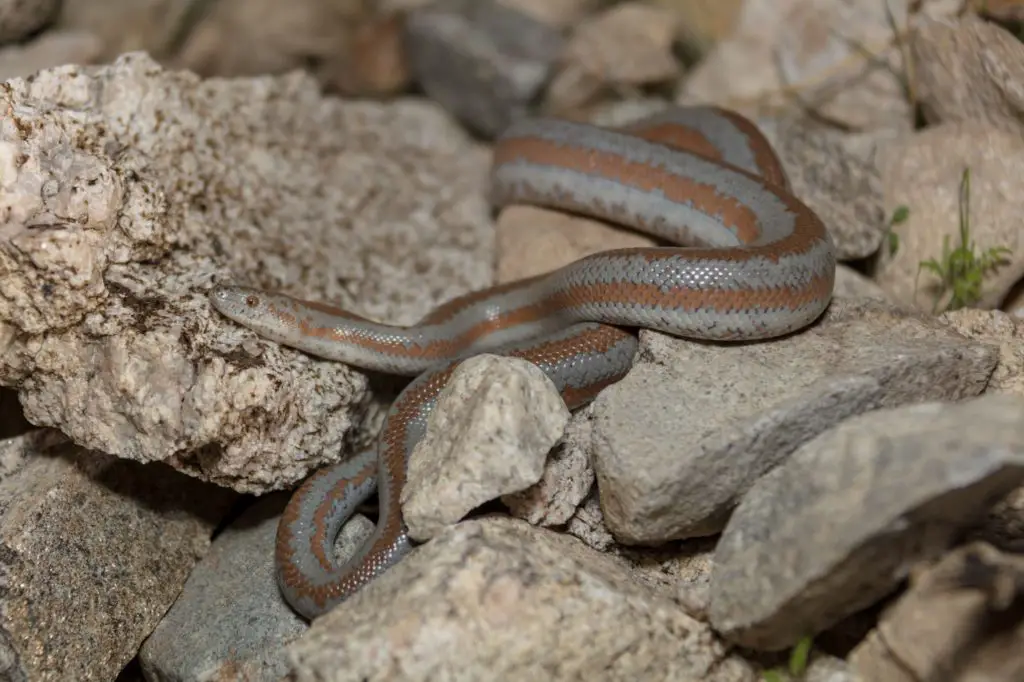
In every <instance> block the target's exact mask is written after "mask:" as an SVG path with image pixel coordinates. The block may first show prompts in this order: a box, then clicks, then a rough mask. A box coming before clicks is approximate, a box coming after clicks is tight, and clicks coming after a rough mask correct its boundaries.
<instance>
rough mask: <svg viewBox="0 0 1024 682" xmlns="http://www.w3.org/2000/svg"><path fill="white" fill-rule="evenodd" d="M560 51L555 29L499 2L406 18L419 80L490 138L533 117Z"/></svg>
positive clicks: (459, 1) (455, 1) (463, 0)
mask: <svg viewBox="0 0 1024 682" xmlns="http://www.w3.org/2000/svg"><path fill="white" fill-rule="evenodd" d="M562 48H563V39H562V36H561V34H560V33H559V31H558V30H557V29H555V28H553V27H551V26H548V25H547V24H544V23H542V22H540V21H538V20H536V19H534V18H533V17H531V16H530V15H528V14H524V13H522V12H519V11H517V10H515V9H513V8H511V7H509V6H506V5H504V4H502V3H500V2H498V1H497V0H438V1H437V2H432V3H430V4H428V5H424V6H423V7H420V8H417V9H414V10H412V11H411V12H410V13H409V15H408V17H407V19H406V49H407V50H408V55H409V63H410V64H411V66H412V72H413V77H414V79H415V80H416V82H417V83H419V85H420V86H421V87H422V88H423V90H424V91H425V92H426V93H427V95H428V96H429V97H430V98H431V99H433V100H434V101H436V102H439V103H440V104H442V105H443V106H444V107H445V108H446V109H447V110H448V111H449V112H450V113H451V114H452V115H453V116H455V117H456V118H457V119H459V120H460V121H462V122H463V123H464V124H465V125H466V126H468V127H469V128H470V129H472V130H473V131H474V132H476V133H478V134H480V135H482V136H484V137H494V136H496V135H498V134H500V133H501V132H502V131H503V130H504V129H505V128H506V127H508V125H509V124H510V123H511V122H512V121H514V120H515V119H517V118H519V117H521V116H524V115H526V114H528V113H529V111H530V106H531V103H532V101H533V100H534V98H535V97H536V96H537V94H538V93H539V92H540V90H541V88H542V87H543V86H544V84H545V83H546V82H547V79H548V77H549V75H550V72H551V69H552V68H553V66H554V63H555V60H556V59H557V58H558V56H559V54H560V53H561V51H562Z"/></svg>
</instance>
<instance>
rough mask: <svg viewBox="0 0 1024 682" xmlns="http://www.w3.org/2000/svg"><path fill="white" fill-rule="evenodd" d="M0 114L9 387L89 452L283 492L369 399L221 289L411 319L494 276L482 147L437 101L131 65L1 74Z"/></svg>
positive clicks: (4, 365) (332, 445)
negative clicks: (231, 285)
mask: <svg viewBox="0 0 1024 682" xmlns="http://www.w3.org/2000/svg"><path fill="white" fill-rule="evenodd" d="M0 109H3V110H11V111H14V112H16V115H15V116H4V117H0V229H2V230H3V232H4V235H5V238H4V239H3V240H2V241H0V272H2V273H3V275H2V276H0V350H2V351H3V352H2V354H0V384H3V385H9V386H16V387H17V389H18V390H19V394H20V399H21V401H22V404H23V405H24V408H25V412H26V415H27V416H28V418H29V419H30V420H31V421H32V422H33V423H35V424H39V425H45V426H53V427H55V428H59V429H60V430H61V431H63V432H64V433H66V434H68V435H69V436H71V437H72V438H73V439H74V440H75V441H76V442H78V443H81V444H84V445H86V446H89V447H91V448H94V449H97V450H102V451H104V452H108V453H110V454H116V455H118V456H120V457H126V458H132V459H136V460H141V461H154V460H162V461H165V462H168V463H170V464H172V465H173V466H175V467H177V468H179V469H183V470H185V471H187V472H188V473H190V474H192V475H194V476H197V477H200V478H202V479H204V480H212V481H216V482H217V483H219V484H221V485H225V486H230V487H232V488H234V489H236V490H239V491H245V492H263V491H266V490H268V489H274V488H278V487H282V486H286V485H288V484H290V483H292V482H294V481H297V480H299V479H301V478H303V477H305V476H306V475H307V474H308V473H309V471H310V470H311V469H314V468H316V467H319V466H321V465H323V464H326V463H329V462H332V461H336V460H337V459H338V458H339V457H340V456H341V453H342V449H343V448H344V447H345V446H346V445H348V444H349V443H350V442H353V441H358V440H359V439H360V438H364V439H365V437H366V436H367V435H368V431H369V429H368V428H367V426H365V425H366V424H367V423H368V422H372V421H373V419H374V418H375V417H376V414H377V413H378V412H379V409H380V406H379V405H378V404H376V403H377V400H376V398H375V397H374V396H371V395H368V393H367V389H368V381H367V378H366V376H365V375H364V374H362V373H361V372H358V371H356V370H353V369H351V368H349V367H347V366H344V365H342V364H341V363H334V362H328V361H320V360H317V359H314V358H312V357H311V356H308V355H305V354H303V353H300V352H298V351H293V350H291V349H288V348H284V347H282V346H280V345H278V344H276V343H271V342H267V341H264V340H262V339H259V338H257V337H256V335H255V334H253V333H252V332H250V331H248V330H247V329H243V328H242V327H240V326H239V325H237V324H235V323H233V322H230V321H229V320H227V319H225V318H224V317H223V316H221V315H219V314H217V313H216V311H214V310H213V309H212V307H211V306H210V303H209V300H208V298H207V295H208V291H209V289H210V288H211V287H212V286H213V285H214V284H216V283H219V282H235V283H240V284H249V285H253V286H258V287H262V288H265V289H283V290H286V291H287V292H288V293H292V294H295V295H298V296H301V297H303V298H307V299H314V300H323V301H329V302H332V303H335V304H337V305H341V306H344V307H349V308H352V309H353V310H355V311H356V312H358V313H360V314H362V315H366V316H369V317H373V318H376V319H380V320H386V321H390V322H395V323H397V324H408V323H411V322H413V321H415V320H416V319H418V318H419V317H421V316H422V315H423V314H425V313H426V312H427V311H428V310H430V309H431V308H433V307H434V306H436V305H437V304H438V303H440V302H441V301H444V300H447V299H449V298H451V297H453V296H455V295H458V294H461V293H464V292H465V291H467V290H470V289H475V288H479V287H483V286H486V285H488V284H490V283H491V266H490V258H489V254H490V252H491V247H492V245H493V241H492V239H493V237H492V228H491V222H490V219H489V210H488V207H487V202H486V198H485V194H486V193H485V191H484V190H485V187H484V183H485V178H486V173H485V172H484V171H485V169H486V167H487V156H486V153H485V152H484V151H483V150H481V149H477V148H476V147H474V146H473V145H472V143H471V141H470V140H469V139H468V137H467V136H466V135H465V133H464V132H463V131H461V130H460V129H458V127H457V126H455V125H454V124H453V123H452V122H451V121H450V120H449V119H448V118H446V117H445V116H444V114H443V112H442V111H441V110H440V109H439V108H438V107H436V106H433V105H430V104H424V103H417V102H411V101H406V102H395V103H392V104H387V105H382V104H376V103H369V102H361V103H346V102H343V101H341V100H337V99H331V98H325V97H324V96H323V95H322V94H321V93H320V92H319V89H318V87H317V85H316V83H315V81H313V80H312V79H311V78H309V77H308V76H304V75H302V74H299V73H294V74H291V75H289V76H285V77H279V78H262V79H234V80H200V79H199V78H197V77H196V76H195V75H193V74H190V73H188V72H172V71H167V70H164V69H162V68H161V67H159V66H158V65H157V64H156V63H155V62H153V61H152V60H151V59H149V58H148V57H146V56H144V55H138V54H132V55H126V56H124V57H121V58H119V59H118V60H117V61H116V62H115V63H114V64H112V65H110V66H103V67H90V68H80V67H74V66H68V67H62V68H58V69H53V70H49V71H44V72H42V73H40V74H39V75H38V76H37V77H35V78H34V79H31V80H12V81H9V82H8V84H7V86H6V88H5V89H4V90H3V91H2V92H0ZM382 188H386V191H383V190H382ZM44 228H45V229H44ZM409 278H413V280H414V281H415V282H416V285H415V286H409V285H408V281H409Z"/></svg>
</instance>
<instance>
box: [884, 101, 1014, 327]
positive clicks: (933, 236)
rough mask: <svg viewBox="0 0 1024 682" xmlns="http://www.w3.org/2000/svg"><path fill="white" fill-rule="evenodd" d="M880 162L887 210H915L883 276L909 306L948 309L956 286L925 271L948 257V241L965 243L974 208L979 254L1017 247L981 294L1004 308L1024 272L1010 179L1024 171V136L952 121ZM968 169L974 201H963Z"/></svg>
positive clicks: (901, 227) (989, 304)
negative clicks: (944, 285)
mask: <svg viewBox="0 0 1024 682" xmlns="http://www.w3.org/2000/svg"><path fill="white" fill-rule="evenodd" d="M879 163H880V165H881V168H882V184H883V186H884V187H885V207H886V214H887V215H891V214H892V212H893V211H895V209H896V207H897V206H901V205H905V206H907V207H908V208H909V211H910V212H909V214H908V217H907V219H906V221H904V222H903V223H900V224H898V225H895V226H893V228H892V229H893V233H895V234H896V235H897V236H898V238H899V248H898V249H897V251H896V253H895V254H892V253H891V252H890V251H889V250H888V249H883V250H882V252H881V253H880V256H879V258H878V263H877V268H876V270H877V272H876V274H875V281H877V282H878V284H879V285H880V286H881V287H882V288H883V289H885V291H886V292H887V293H888V294H889V295H890V296H891V297H892V298H893V299H894V300H896V301H898V302H900V303H902V304H903V305H907V306H911V305H913V306H917V307H919V308H921V309H923V310H929V311H930V310H933V309H937V310H939V311H942V310H943V309H945V307H946V306H947V305H948V304H949V302H950V297H949V294H948V292H946V291H944V290H942V289H940V288H938V284H939V279H938V277H937V276H936V275H935V274H933V273H931V272H929V271H927V270H926V271H923V272H920V274H919V270H920V263H921V261H926V260H929V259H933V258H934V259H936V260H939V261H941V260H942V258H943V240H945V239H948V240H949V246H950V249H953V248H956V247H958V246H960V244H961V237H960V225H961V209H962V207H965V206H966V208H967V210H968V219H969V231H970V235H969V239H970V241H971V242H972V243H973V244H974V245H975V253H976V255H979V256H980V255H981V254H982V253H983V252H985V251H986V250H988V249H990V248H992V247H997V246H1003V247H1007V248H1009V249H1011V253H1010V254H1008V255H1007V256H1006V260H1005V264H1003V265H1000V267H998V268H997V269H995V270H994V271H990V272H986V273H985V276H984V280H983V283H982V286H981V290H980V297H979V299H978V300H977V301H974V302H973V303H974V305H975V306H976V307H980V308H994V307H998V306H999V304H1000V302H1001V301H1002V300H1003V298H1005V297H1006V296H1007V294H1008V293H1009V291H1010V289H1011V287H1012V286H1013V285H1014V284H1015V283H1016V282H1017V281H1018V280H1019V279H1020V278H1021V277H1022V276H1024V236H1022V235H1024V232H1022V231H1021V230H1020V223H1019V210H1018V208H1019V204H1018V203H1017V202H1016V201H1015V200H1014V199H1012V198H1011V197H1012V196H1013V194H1012V190H1011V189H1010V187H1009V185H1008V184H1007V178H1012V177H1017V175H1019V174H1021V173H1024V138H1022V137H1021V135H1020V134H1019V133H1016V132H1008V131H1005V130H1000V129H998V128H994V127H992V126H991V125H990V124H988V123H984V122H979V121H971V122H965V123H944V124H941V125H937V126H933V127H931V128H926V129H924V130H922V131H920V132H917V133H914V134H913V135H908V136H906V137H905V138H903V139H902V140H900V141H899V142H895V143H893V144H891V145H890V146H889V147H887V148H886V149H885V152H884V154H883V155H882V157H881V159H880V161H879ZM965 170H969V171H970V187H969V202H968V203H967V204H963V203H962V200H961V195H962V194H963V192H962V189H961V186H962V182H963V174H964V171H965Z"/></svg>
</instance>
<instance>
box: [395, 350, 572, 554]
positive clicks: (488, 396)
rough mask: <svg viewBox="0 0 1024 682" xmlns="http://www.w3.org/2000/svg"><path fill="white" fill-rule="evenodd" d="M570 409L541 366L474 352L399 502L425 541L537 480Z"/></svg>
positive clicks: (420, 449) (445, 394)
mask: <svg viewBox="0 0 1024 682" xmlns="http://www.w3.org/2000/svg"><path fill="white" fill-rule="evenodd" d="M568 421H569V410H568V408H566V406H565V402H564V401H563V400H562V397H561V395H559V393H558V389H557V388H555V385H554V384H553V383H551V380H550V379H548V377H547V376H546V375H545V374H544V373H543V372H542V371H541V370H540V368H538V367H537V366H536V365H534V364H532V363H530V362H527V361H525V360H520V359H518V358H506V357H499V356H495V355H488V354H484V355H477V356H474V357H471V358H469V359H467V360H465V361H464V362H463V363H462V364H460V365H459V366H458V367H457V368H456V369H455V371H454V372H453V373H452V377H451V379H450V380H449V382H448V385H447V386H446V387H445V388H444V390H443V391H442V392H441V394H440V395H439V396H438V398H437V403H436V405H435V407H434V409H433V411H432V412H431V414H430V417H429V419H428V425H427V430H426V433H425V434H424V436H423V438H422V439H421V440H420V442H419V443H418V444H417V445H416V447H415V448H414V450H413V452H412V454H411V455H410V457H409V468H408V474H407V481H406V485H405V487H404V488H403V490H402V496H401V503H402V513H403V516H404V517H405V522H406V524H407V525H408V527H409V536H410V537H412V538H413V539H414V540H419V541H420V542H424V541H426V540H428V539H430V538H431V537H432V536H433V535H435V534H437V533H438V532H439V531H440V530H441V529H442V528H444V527H445V526H447V525H450V524H453V523H455V522H456V521H458V520H459V519H461V518H462V517H463V516H465V515H466V514H467V513H469V512H470V511H471V510H472V509H474V508H476V507H478V506H480V505H481V504H483V503H485V502H488V501H490V500H493V499H496V498H498V497H500V496H501V495H505V494H508V493H514V492H518V491H520V490H523V489H525V488H527V487H529V486H531V485H533V484H534V483H536V482H537V481H539V480H540V478H541V475H542V474H543V473H544V464H545V462H546V461H547V458H548V453H549V452H550V451H551V449H552V448H553V447H554V446H555V444H556V443H557V442H558V441H559V439H561V437H562V433H563V432H564V430H565V425H566V423H567V422H568Z"/></svg>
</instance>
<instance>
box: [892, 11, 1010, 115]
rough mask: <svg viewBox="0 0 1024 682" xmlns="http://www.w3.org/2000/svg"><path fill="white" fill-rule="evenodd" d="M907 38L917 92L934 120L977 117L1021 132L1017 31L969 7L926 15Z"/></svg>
mask: <svg viewBox="0 0 1024 682" xmlns="http://www.w3.org/2000/svg"><path fill="white" fill-rule="evenodd" d="M908 38H909V40H908V41H907V44H908V46H909V48H910V54H911V59H913V62H914V94H915V96H916V97H917V101H918V103H919V104H920V106H921V110H922V112H923V114H924V117H925V118H926V119H927V120H928V121H929V122H930V123H940V122H968V121H973V122H976V123H983V124H988V125H991V126H995V127H998V128H1001V129H1003V130H1010V131H1015V132H1020V130H1021V116H1024V45H1021V43H1020V40H1018V39H1017V37H1016V36H1015V35H1013V34H1012V33H1011V32H1009V31H1007V30H1006V29H1005V28H1003V27H1002V26H999V25H998V24H995V23H993V22H991V21H987V20H985V19H982V18H981V17H979V16H977V15H976V14H975V13H974V12H965V13H962V15H961V16H959V17H956V18H953V17H944V18H932V19H924V20H922V21H920V22H919V25H918V26H917V27H916V28H915V29H914V30H913V31H911V32H910V34H909V36H908Z"/></svg>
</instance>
